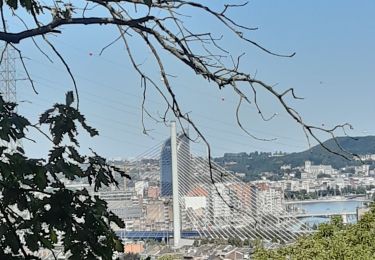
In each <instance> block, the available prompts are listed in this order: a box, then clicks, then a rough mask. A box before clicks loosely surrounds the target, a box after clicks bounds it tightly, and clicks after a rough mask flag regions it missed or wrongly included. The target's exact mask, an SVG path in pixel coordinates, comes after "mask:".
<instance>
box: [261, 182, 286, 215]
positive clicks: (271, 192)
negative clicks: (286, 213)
mask: <svg viewBox="0 0 375 260" xmlns="http://www.w3.org/2000/svg"><path fill="white" fill-rule="evenodd" d="M257 207H258V209H261V210H262V212H265V213H269V214H272V215H277V214H279V213H280V212H282V211H283V210H284V192H283V191H282V190H281V189H280V188H273V187H262V188H260V189H258V191H257Z"/></svg>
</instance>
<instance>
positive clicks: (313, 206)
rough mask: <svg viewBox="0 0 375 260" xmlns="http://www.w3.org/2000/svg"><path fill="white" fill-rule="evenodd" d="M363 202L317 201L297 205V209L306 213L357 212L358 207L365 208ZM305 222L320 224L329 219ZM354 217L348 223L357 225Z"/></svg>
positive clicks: (312, 219) (306, 221)
mask: <svg viewBox="0 0 375 260" xmlns="http://www.w3.org/2000/svg"><path fill="white" fill-rule="evenodd" d="M363 203H364V202H363V201H355V200H348V201H317V202H312V203H306V204H295V206H296V207H298V208H302V209H303V210H304V211H305V212H306V213H336V212H355V211H356V209H357V207H361V206H363ZM302 221H303V222H305V223H308V224H309V225H313V224H319V223H323V222H327V221H329V218H305V219H302ZM356 221H357V220H356V218H354V217H351V218H349V219H348V222H350V223H355V222H356Z"/></svg>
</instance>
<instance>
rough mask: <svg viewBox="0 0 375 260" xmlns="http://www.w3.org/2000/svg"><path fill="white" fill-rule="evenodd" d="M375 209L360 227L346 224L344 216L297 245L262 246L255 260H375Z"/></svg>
mask: <svg viewBox="0 0 375 260" xmlns="http://www.w3.org/2000/svg"><path fill="white" fill-rule="evenodd" d="M374 237H375V207H374V206H372V207H371V210H370V211H369V212H368V213H366V214H365V215H364V216H363V217H362V218H361V220H360V221H359V222H358V223H357V224H349V225H344V224H343V223H342V219H341V217H334V218H332V220H331V223H329V224H321V225H319V227H318V231H317V232H316V233H314V234H313V235H310V236H307V237H302V238H300V239H299V240H298V241H297V242H296V243H294V244H292V245H289V246H286V247H282V248H279V249H276V250H266V249H264V248H263V247H261V246H259V247H258V248H257V250H256V252H255V254H254V259H258V260H266V259H267V260H268V259H290V260H299V259H301V260H302V259H303V260H304V259H316V260H325V259H327V260H328V259H363V260H367V259H368V260H370V259H374V255H375V240H374Z"/></svg>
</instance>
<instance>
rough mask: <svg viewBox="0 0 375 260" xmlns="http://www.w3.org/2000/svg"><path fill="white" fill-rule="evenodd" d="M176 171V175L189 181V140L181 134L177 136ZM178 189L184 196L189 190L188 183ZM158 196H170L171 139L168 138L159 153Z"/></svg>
mask: <svg viewBox="0 0 375 260" xmlns="http://www.w3.org/2000/svg"><path fill="white" fill-rule="evenodd" d="M177 169H178V174H184V175H185V176H186V179H189V176H190V174H191V170H190V143H189V138H188V137H187V136H186V135H185V134H184V133H181V134H179V135H178V136H177ZM183 186H184V187H180V192H182V194H186V193H187V192H188V190H189V189H190V183H186V184H185V185H183ZM160 194H161V196H163V197H165V196H172V155H171V139H170V138H168V139H167V140H166V141H165V142H164V144H163V146H162V149H161V153H160Z"/></svg>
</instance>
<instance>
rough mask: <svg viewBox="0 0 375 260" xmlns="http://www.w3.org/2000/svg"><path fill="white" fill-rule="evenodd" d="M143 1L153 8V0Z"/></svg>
mask: <svg viewBox="0 0 375 260" xmlns="http://www.w3.org/2000/svg"><path fill="white" fill-rule="evenodd" d="M143 2H144V3H145V4H146V5H147V6H148V7H149V8H151V6H152V0H143Z"/></svg>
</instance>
